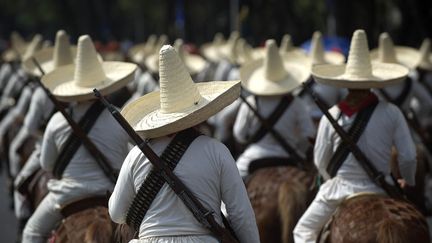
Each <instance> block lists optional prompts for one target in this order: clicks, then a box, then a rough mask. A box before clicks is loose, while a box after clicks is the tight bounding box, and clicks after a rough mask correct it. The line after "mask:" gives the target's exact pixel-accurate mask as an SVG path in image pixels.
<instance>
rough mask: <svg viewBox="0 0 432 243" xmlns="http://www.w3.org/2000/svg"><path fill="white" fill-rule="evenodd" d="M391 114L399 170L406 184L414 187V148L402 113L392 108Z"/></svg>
mask: <svg viewBox="0 0 432 243" xmlns="http://www.w3.org/2000/svg"><path fill="white" fill-rule="evenodd" d="M393 113H394V114H395V119H396V120H395V123H394V124H395V128H394V131H393V134H394V136H393V143H394V145H395V146H396V149H397V151H398V161H399V169H400V172H401V175H402V177H403V178H404V179H405V180H406V181H407V183H408V184H409V185H414V184H415V173H416V167H417V163H416V147H415V144H414V141H413V139H412V137H411V133H410V130H409V128H408V125H407V123H406V121H405V118H404V116H403V115H402V112H401V111H400V110H399V108H397V107H394V106H393Z"/></svg>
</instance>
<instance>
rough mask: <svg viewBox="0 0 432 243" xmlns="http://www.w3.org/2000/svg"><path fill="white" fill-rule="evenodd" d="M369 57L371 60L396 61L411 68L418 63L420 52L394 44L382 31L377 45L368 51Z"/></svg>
mask: <svg viewBox="0 0 432 243" xmlns="http://www.w3.org/2000/svg"><path fill="white" fill-rule="evenodd" d="M370 57H371V61H372V62H382V63H398V64H402V65H404V66H405V67H407V68H409V69H413V68H416V66H417V65H418V60H419V58H420V53H419V51H418V50H416V49H414V48H411V47H406V46H395V45H394V44H393V40H392V39H391V37H390V35H389V34H388V33H386V32H384V33H381V35H380V37H379V47H378V48H376V49H374V50H372V51H371V52H370Z"/></svg>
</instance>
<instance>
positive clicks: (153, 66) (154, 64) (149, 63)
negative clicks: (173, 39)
mask: <svg viewBox="0 0 432 243" xmlns="http://www.w3.org/2000/svg"><path fill="white" fill-rule="evenodd" d="M166 44H168V37H167V36H166V35H161V36H160V37H159V39H158V41H157V43H156V47H155V48H154V50H153V52H152V53H149V56H148V57H147V58H146V59H145V60H144V64H145V66H146V67H147V69H148V70H149V71H150V72H151V73H157V72H158V71H159V50H160V49H161V48H162V46H164V45H166Z"/></svg>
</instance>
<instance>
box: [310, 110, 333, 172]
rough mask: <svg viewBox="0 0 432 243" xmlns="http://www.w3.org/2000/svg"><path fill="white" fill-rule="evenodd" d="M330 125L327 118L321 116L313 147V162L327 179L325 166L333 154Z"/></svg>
mask: <svg viewBox="0 0 432 243" xmlns="http://www.w3.org/2000/svg"><path fill="white" fill-rule="evenodd" d="M331 130H332V129H331V127H330V123H329V121H328V119H327V118H326V117H325V116H323V117H322V118H321V121H320V123H319V126H318V134H317V137H316V141H315V147H314V163H315V165H316V167H317V168H318V171H319V173H320V174H321V175H322V176H323V177H324V179H329V178H330V176H329V175H328V173H327V171H326V168H327V165H328V163H329V162H330V159H331V157H332V156H333V141H332V140H331V137H332V136H331Z"/></svg>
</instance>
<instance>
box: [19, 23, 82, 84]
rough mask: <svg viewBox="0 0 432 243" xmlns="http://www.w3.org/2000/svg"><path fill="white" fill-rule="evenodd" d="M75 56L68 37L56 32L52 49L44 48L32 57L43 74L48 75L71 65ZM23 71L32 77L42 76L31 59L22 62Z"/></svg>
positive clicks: (63, 32)
mask: <svg viewBox="0 0 432 243" xmlns="http://www.w3.org/2000/svg"><path fill="white" fill-rule="evenodd" d="M75 55H76V47H71V46H70V44H69V40H68V36H67V34H66V32H65V31H64V30H59V31H57V34H56V40H55V45H54V47H49V48H45V49H43V50H41V51H38V52H36V53H35V54H34V55H33V57H34V58H35V59H36V60H37V61H38V63H39V64H40V65H41V67H42V69H43V70H44V72H45V73H49V72H51V71H52V70H54V69H55V68H57V67H60V66H64V65H68V64H72V63H73V57H75ZM22 65H23V68H24V70H25V71H26V72H27V73H29V74H31V75H34V76H42V73H41V72H40V71H39V69H38V68H37V67H36V66H35V64H34V63H33V60H32V58H27V59H25V60H23V63H22Z"/></svg>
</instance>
